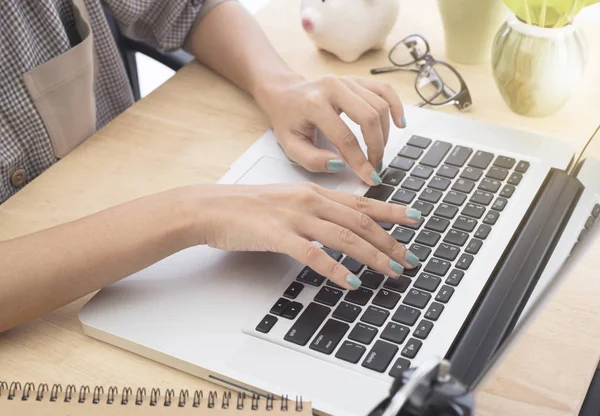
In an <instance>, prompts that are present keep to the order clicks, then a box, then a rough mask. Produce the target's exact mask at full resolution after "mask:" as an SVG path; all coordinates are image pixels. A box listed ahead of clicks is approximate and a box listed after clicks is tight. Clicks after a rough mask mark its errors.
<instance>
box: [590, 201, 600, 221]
mask: <svg viewBox="0 0 600 416" xmlns="http://www.w3.org/2000/svg"><path fill="white" fill-rule="evenodd" d="M599 215H600V204H596V205H594V208H592V217H594V218H598V216H599Z"/></svg>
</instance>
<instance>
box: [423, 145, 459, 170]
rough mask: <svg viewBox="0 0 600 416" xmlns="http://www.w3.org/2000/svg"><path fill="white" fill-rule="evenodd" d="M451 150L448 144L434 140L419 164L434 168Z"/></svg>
mask: <svg viewBox="0 0 600 416" xmlns="http://www.w3.org/2000/svg"><path fill="white" fill-rule="evenodd" d="M451 148H452V145H451V144H450V143H446V142H442V141H440V140H436V141H435V142H434V143H433V145H432V146H431V148H430V149H429V150H428V151H427V153H425V156H423V159H421V163H422V164H423V165H426V166H431V167H432V168H435V167H437V166H438V165H439V164H440V163H441V162H442V160H443V159H444V157H446V154H447V153H448V151H449V150H450V149H451Z"/></svg>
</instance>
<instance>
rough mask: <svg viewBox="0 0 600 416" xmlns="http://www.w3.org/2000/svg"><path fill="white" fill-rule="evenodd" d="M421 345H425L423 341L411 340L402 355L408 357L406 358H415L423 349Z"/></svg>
mask: <svg viewBox="0 0 600 416" xmlns="http://www.w3.org/2000/svg"><path fill="white" fill-rule="evenodd" d="M421 345H423V343H422V342H421V341H419V340H418V339H415V338H411V339H409V340H408V342H407V343H406V346H405V347H404V349H403V350H402V353H401V354H402V356H403V357H406V358H415V356H416V355H417V353H418V352H419V350H420V349H421Z"/></svg>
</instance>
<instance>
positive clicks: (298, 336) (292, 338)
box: [283, 302, 330, 345]
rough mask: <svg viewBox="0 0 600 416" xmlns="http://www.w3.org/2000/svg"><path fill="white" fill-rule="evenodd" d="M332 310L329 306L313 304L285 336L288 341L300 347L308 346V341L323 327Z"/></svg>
mask: <svg viewBox="0 0 600 416" xmlns="http://www.w3.org/2000/svg"><path fill="white" fill-rule="evenodd" d="M329 312H330V309H329V308H328V307H327V306H323V305H319V304H317V303H314V302H313V303H311V304H310V305H308V307H307V308H306V309H305V310H304V312H302V315H300V317H299V318H298V319H297V320H296V322H295V323H294V325H293V326H292V327H291V328H290V330H289V331H288V333H287V334H285V337H284V338H283V339H285V340H286V341H289V342H293V343H294V344H298V345H306V343H307V342H308V340H310V338H311V337H312V336H313V334H314V333H315V332H316V331H317V329H318V328H319V327H320V326H321V324H322V323H323V321H324V320H325V318H327V315H329Z"/></svg>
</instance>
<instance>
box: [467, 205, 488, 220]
mask: <svg viewBox="0 0 600 416" xmlns="http://www.w3.org/2000/svg"><path fill="white" fill-rule="evenodd" d="M484 213H485V208H484V207H482V206H481V205H477V204H474V203H472V202H469V203H467V205H465V207H464V208H463V210H462V212H461V214H462V215H467V216H469V217H473V218H477V219H479V218H481V217H483V214H484Z"/></svg>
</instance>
